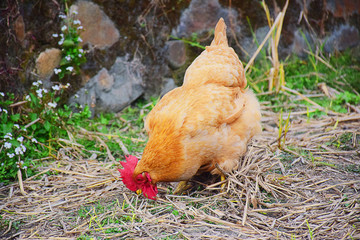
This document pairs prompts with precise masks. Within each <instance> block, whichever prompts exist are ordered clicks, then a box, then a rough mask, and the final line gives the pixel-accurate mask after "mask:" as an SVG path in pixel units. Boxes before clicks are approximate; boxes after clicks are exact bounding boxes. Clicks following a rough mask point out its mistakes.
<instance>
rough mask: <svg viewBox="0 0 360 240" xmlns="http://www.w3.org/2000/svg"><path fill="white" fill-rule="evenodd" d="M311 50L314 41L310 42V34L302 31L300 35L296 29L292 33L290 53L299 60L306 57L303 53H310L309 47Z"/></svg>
mask: <svg viewBox="0 0 360 240" xmlns="http://www.w3.org/2000/svg"><path fill="white" fill-rule="evenodd" d="M308 44H309V45H310V47H311V48H312V49H311V51H313V50H314V41H313V40H312V38H311V36H310V33H309V32H307V31H306V30H303V34H301V30H300V29H298V30H296V31H295V33H294V39H293V44H292V46H291V52H293V53H295V54H296V55H297V56H299V57H300V58H305V57H307V55H308V54H307V53H306V52H305V51H304V50H305V49H306V50H307V51H310V49H309V46H308Z"/></svg>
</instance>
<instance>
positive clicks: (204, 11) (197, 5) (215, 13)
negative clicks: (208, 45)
mask: <svg viewBox="0 0 360 240" xmlns="http://www.w3.org/2000/svg"><path fill="white" fill-rule="evenodd" d="M221 17H222V18H224V20H225V23H226V25H227V26H228V29H229V28H235V26H238V24H237V23H236V18H237V13H236V12H235V11H234V10H233V9H230V10H229V9H228V8H223V7H222V6H221V5H220V3H219V1H218V0H192V1H191V3H190V5H189V7H188V8H187V9H186V10H185V11H184V12H183V13H182V14H181V17H180V24H179V26H178V27H177V30H176V32H177V33H175V35H177V36H178V37H191V35H192V34H193V33H197V34H202V33H204V32H209V31H211V30H213V29H214V28H215V25H216V23H217V22H218V21H219V19H220V18H221ZM230 18H231V21H230ZM236 31H239V30H238V29H237V30H236Z"/></svg>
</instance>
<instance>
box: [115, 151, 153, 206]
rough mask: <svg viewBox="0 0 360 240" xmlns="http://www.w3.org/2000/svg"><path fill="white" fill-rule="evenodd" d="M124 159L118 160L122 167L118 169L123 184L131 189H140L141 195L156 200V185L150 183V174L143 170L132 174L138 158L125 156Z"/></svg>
mask: <svg viewBox="0 0 360 240" xmlns="http://www.w3.org/2000/svg"><path fill="white" fill-rule="evenodd" d="M125 159H126V161H125V162H120V164H121V166H123V169H118V170H119V172H120V175H121V179H122V181H123V183H124V184H125V186H126V187H127V188H129V189H130V190H131V191H134V192H135V191H137V190H141V191H142V193H143V195H144V196H145V197H147V198H149V199H152V200H156V198H155V197H156V194H157V193H158V189H157V187H156V185H153V184H152V183H151V177H150V174H149V173H147V172H143V173H141V174H138V175H137V176H134V170H135V167H136V165H137V163H138V159H137V158H136V157H135V156H131V155H129V156H125Z"/></svg>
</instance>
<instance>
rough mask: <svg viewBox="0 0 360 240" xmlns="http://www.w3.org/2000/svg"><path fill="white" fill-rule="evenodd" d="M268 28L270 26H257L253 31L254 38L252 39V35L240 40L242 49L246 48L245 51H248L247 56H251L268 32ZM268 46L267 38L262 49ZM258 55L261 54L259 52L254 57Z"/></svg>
mask: <svg viewBox="0 0 360 240" xmlns="http://www.w3.org/2000/svg"><path fill="white" fill-rule="evenodd" d="M269 30H270V28H269V27H268V26H264V27H259V28H258V29H256V31H255V38H256V39H254V37H248V38H244V39H243V40H242V46H243V48H244V49H246V52H247V53H248V58H251V57H252V56H253V54H254V53H255V51H256V50H257V49H258V47H259V45H260V44H261V42H262V41H263V40H264V38H265V37H266V34H267V33H268V32H269ZM268 46H269V40H268V41H267V42H266V43H265V45H264V47H263V49H267V47H268ZM260 56H261V54H260V53H259V54H258V55H257V57H256V58H257V59H258V58H259V57H260Z"/></svg>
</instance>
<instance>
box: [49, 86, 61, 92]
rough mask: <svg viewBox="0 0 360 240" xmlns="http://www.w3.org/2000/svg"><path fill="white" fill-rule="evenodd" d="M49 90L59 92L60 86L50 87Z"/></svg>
mask: <svg viewBox="0 0 360 240" xmlns="http://www.w3.org/2000/svg"><path fill="white" fill-rule="evenodd" d="M51 88H52V89H53V90H55V91H58V90H60V86H59V85H55V86H52V87H51Z"/></svg>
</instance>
